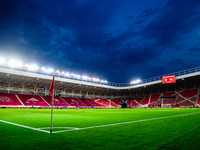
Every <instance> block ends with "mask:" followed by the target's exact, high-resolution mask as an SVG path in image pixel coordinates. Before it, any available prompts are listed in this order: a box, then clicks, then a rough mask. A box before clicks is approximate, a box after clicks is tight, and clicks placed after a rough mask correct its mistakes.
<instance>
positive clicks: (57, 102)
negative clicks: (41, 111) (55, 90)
mask: <svg viewBox="0 0 200 150" xmlns="http://www.w3.org/2000/svg"><path fill="white" fill-rule="evenodd" d="M43 98H44V99H45V100H46V101H47V102H48V103H49V104H50V105H52V97H51V96H43ZM53 106H71V105H69V104H68V103H67V102H66V101H64V100H63V99H62V98H60V97H54V101H53Z"/></svg>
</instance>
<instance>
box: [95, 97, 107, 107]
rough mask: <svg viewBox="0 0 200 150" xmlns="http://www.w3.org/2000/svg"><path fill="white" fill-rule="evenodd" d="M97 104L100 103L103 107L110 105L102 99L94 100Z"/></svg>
mask: <svg viewBox="0 0 200 150" xmlns="http://www.w3.org/2000/svg"><path fill="white" fill-rule="evenodd" d="M93 101H95V102H96V103H99V104H100V105H101V106H103V107H109V104H108V103H107V102H105V101H104V100H102V99H93Z"/></svg>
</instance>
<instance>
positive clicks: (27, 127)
mask: <svg viewBox="0 0 200 150" xmlns="http://www.w3.org/2000/svg"><path fill="white" fill-rule="evenodd" d="M0 122H3V123H7V124H11V125H14V126H18V127H22V128H26V129H31V130H36V131H41V132H45V133H50V132H49V131H45V130H41V129H38V128H33V127H29V126H24V125H21V124H17V123H12V122H8V121H4V120H0Z"/></svg>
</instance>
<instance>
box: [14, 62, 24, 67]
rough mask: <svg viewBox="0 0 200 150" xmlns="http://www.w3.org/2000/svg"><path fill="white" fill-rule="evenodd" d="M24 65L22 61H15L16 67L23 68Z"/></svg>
mask: <svg viewBox="0 0 200 150" xmlns="http://www.w3.org/2000/svg"><path fill="white" fill-rule="evenodd" d="M22 66H23V64H22V62H20V61H16V62H15V67H18V68H21V67H22Z"/></svg>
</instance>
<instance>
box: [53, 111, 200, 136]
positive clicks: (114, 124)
mask: <svg viewBox="0 0 200 150" xmlns="http://www.w3.org/2000/svg"><path fill="white" fill-rule="evenodd" d="M196 113H200V112H194V113H187V114H180V115H173V116H166V117H158V118H150V119H143V120H135V121H128V122H121V123H113V124H106V125H99V126H91V127H85V128H75V129H72V130H61V131H55V132H53V133H61V132H69V131H77V130H85V129H93V128H101V127H108V126H116V125H123V124H129V123H136V122H143V121H151V120H158V119H165V118H171V117H179V116H186V115H191V114H196Z"/></svg>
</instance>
